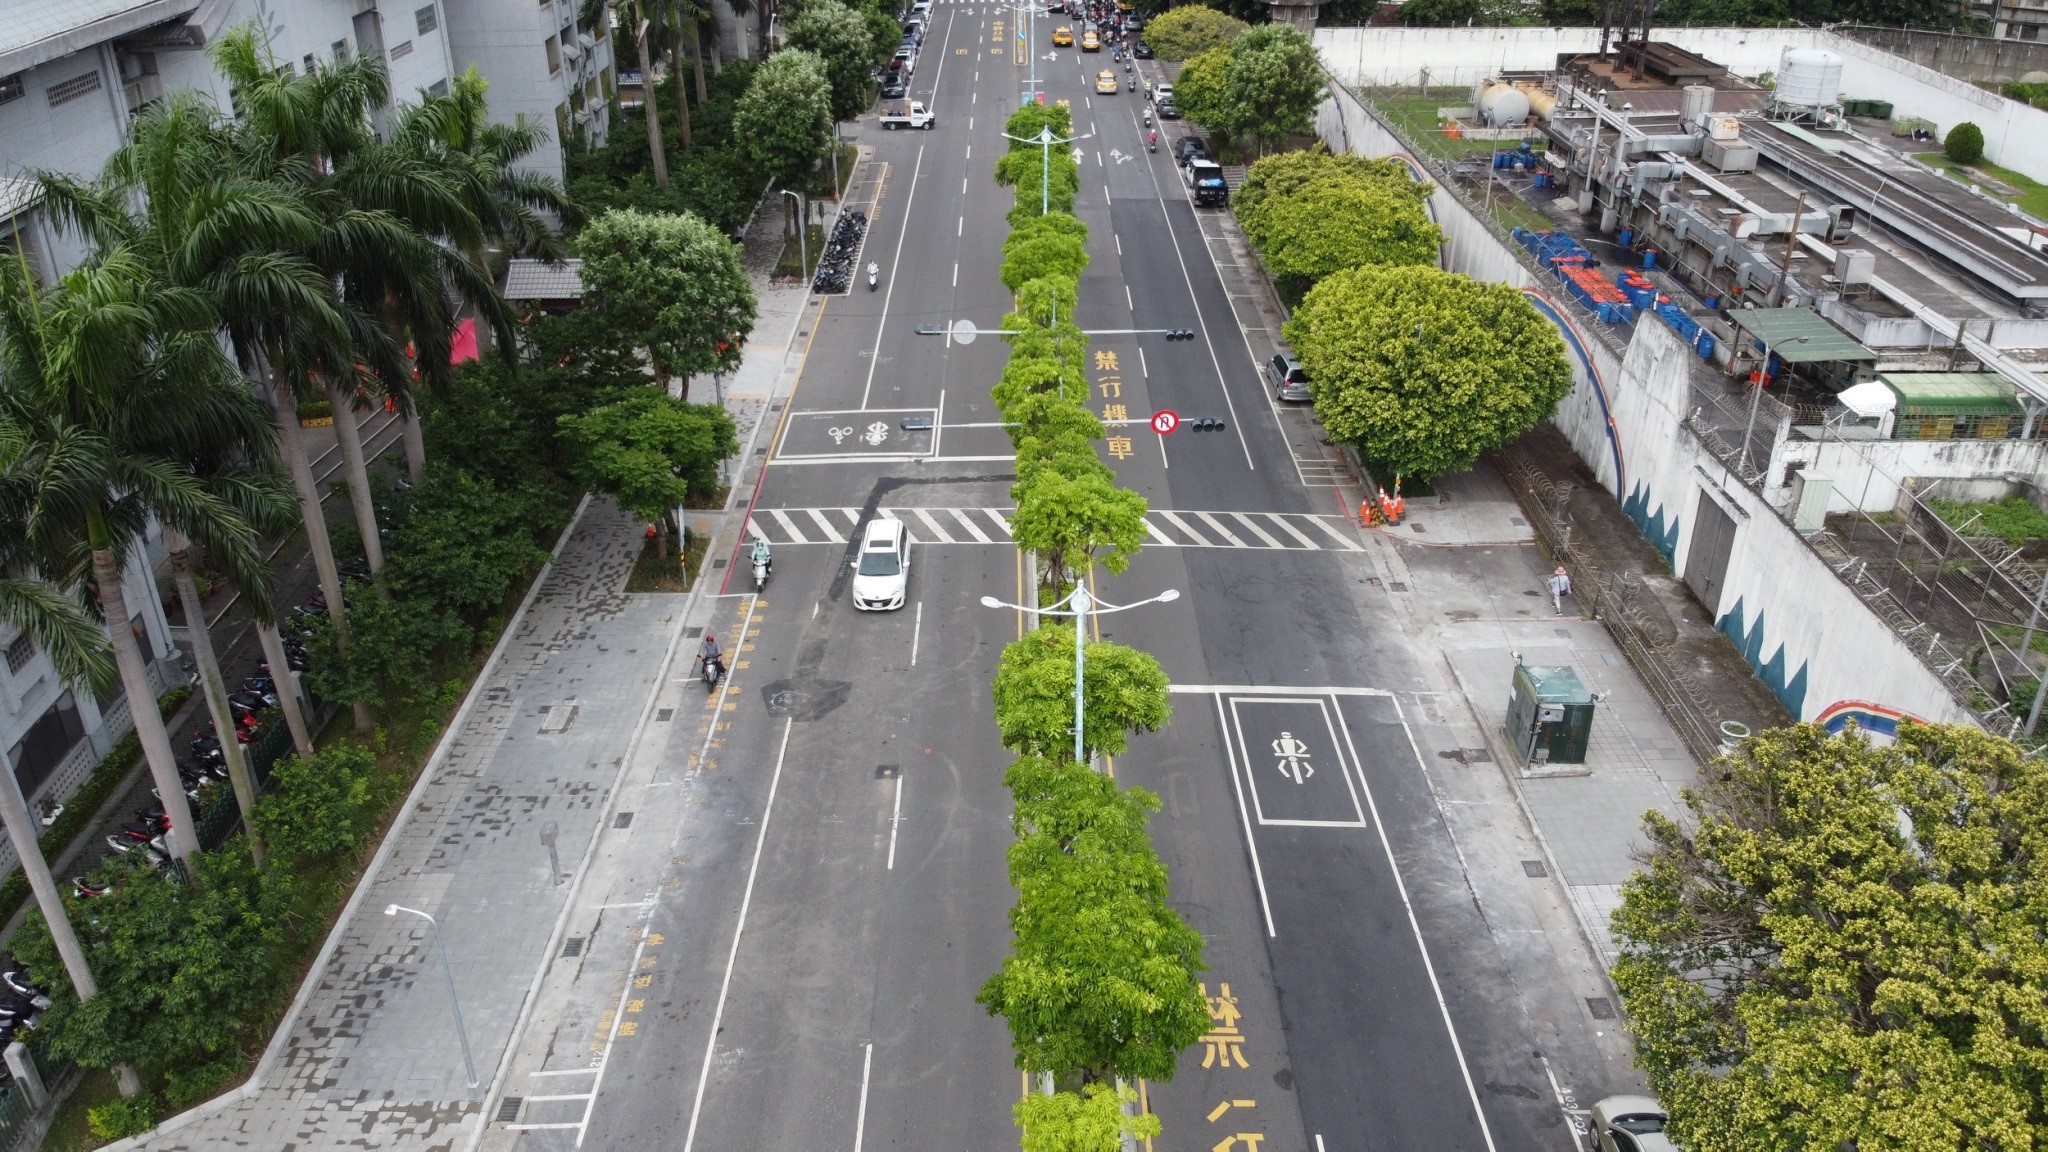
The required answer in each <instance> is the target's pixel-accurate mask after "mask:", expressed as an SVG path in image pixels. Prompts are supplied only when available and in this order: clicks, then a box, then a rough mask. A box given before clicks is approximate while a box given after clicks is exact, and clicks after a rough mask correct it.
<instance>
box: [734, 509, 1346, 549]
mask: <svg viewBox="0 0 2048 1152" xmlns="http://www.w3.org/2000/svg"><path fill="white" fill-rule="evenodd" d="M1010 511H1011V509H1008V508H881V509H878V510H877V512H878V514H880V515H885V516H894V517H895V518H896V519H898V520H901V521H903V526H904V528H905V530H906V531H908V532H909V534H910V539H911V540H912V542H914V543H919V544H1007V543H1009V541H1010V516H1009V514H1010ZM860 523H861V510H860V509H858V508H756V509H754V511H753V513H752V515H750V516H748V517H747V534H748V539H754V538H757V537H758V538H764V539H766V540H767V541H768V542H769V543H770V544H771V545H775V546H778V547H779V546H786V545H791V544H844V543H846V542H847V541H848V540H850V539H852V537H853V533H854V532H855V530H857V529H858V528H859V527H860ZM1145 535H1146V539H1147V541H1148V542H1149V543H1152V544H1156V545H1159V546H1161V547H1166V548H1251V549H1266V550H1278V551H1282V552H1317V551H1324V552H1360V551H1363V550H1364V548H1363V546H1362V545H1360V544H1359V543H1358V541H1357V539H1356V538H1355V537H1356V533H1355V531H1354V530H1353V528H1352V526H1351V522H1350V521H1349V520H1348V519H1346V518H1345V517H1342V516H1315V515H1309V514H1307V513H1301V512H1190V511H1187V510H1184V509H1169V508H1155V509H1153V510H1152V511H1151V512H1149V513H1147V514H1146V516H1145Z"/></svg>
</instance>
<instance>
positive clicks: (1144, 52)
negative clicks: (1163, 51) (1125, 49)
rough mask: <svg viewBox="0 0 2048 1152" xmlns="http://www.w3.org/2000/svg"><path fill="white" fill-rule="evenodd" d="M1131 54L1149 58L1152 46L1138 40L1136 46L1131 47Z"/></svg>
mask: <svg viewBox="0 0 2048 1152" xmlns="http://www.w3.org/2000/svg"><path fill="white" fill-rule="evenodd" d="M1131 55H1133V56H1136V57H1137V58H1138V59H1140V60H1150V59H1151V58H1152V46H1151V45H1150V44H1147V43H1145V42H1144V41H1143V40H1140V41H1138V46H1137V47H1136V48H1133V49H1131Z"/></svg>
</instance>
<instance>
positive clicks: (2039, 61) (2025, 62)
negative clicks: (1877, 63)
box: [1835, 24, 2048, 84]
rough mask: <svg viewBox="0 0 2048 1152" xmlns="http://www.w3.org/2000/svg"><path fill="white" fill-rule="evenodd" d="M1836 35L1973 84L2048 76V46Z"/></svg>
mask: <svg viewBox="0 0 2048 1152" xmlns="http://www.w3.org/2000/svg"><path fill="white" fill-rule="evenodd" d="M1835 32H1836V33H1837V34H1838V35H1842V36H1847V37H1849V38H1850V39H1852V40H1859V41H1862V42H1863V43H1865V44H1868V45H1870V46H1871V47H1872V48H1878V49H1882V50H1884V51H1886V52H1890V53H1891V54H1893V55H1894V56H1903V57H1905V58H1906V59H1908V60H1911V61H1912V62H1913V63H1915V64H1919V65H1921V66H1923V67H1927V68H1932V69H1934V70H1935V71H1936V72H1940V73H1942V74H1943V75H1945V76H1953V77H1955V78H1956V79H1958V80H1963V81H1967V82H1969V83H1972V84H2003V83H2005V82H2006V81H2008V80H2017V79H2019V78H2020V77H2021V76H2022V75H2024V74H2025V73H2028V72H2048V41H2042V40H2000V39H1996V38H1994V37H1991V36H1962V35H1958V34H1956V33H1953V32H1929V31H1927V30H1926V29H1923V28H1912V29H1907V28H1865V27H1862V26H1860V25H1856V24H1844V25H1840V26H1838V27H1837V28H1836V29H1835Z"/></svg>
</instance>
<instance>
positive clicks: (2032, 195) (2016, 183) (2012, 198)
mask: <svg viewBox="0 0 2048 1152" xmlns="http://www.w3.org/2000/svg"><path fill="white" fill-rule="evenodd" d="M1913 158H1914V159H1915V160H1918V161H1920V162H1921V163H1923V164H1925V165H1927V166H1928V167H1929V168H1933V169H1935V170H1936V171H1938V172H1943V173H1946V174H1947V175H1948V176H1949V177H1950V178H1951V179H1954V180H1957V181H1960V182H1962V183H1965V184H1976V185H1978V186H1979V187H1982V188H1983V189H1984V190H1985V191H1986V192H1989V193H1990V194H1991V195H1993V196H1996V197H1997V198H1999V199H2000V200H2004V201H2005V202H2007V203H2009V204H2018V205H2019V206H2020V211H2022V212H2025V213H2027V214H2028V215H2029V216H2032V217H2034V218H2035V219H2038V220H2048V184H2043V183H2041V182H2040V181H2039V180H2036V179H2034V178H2033V177H2032V176H2029V175H2027V174H2026V173H2024V172H2015V171H2013V170H2012V169H2010V168H2001V167H1999V166H1998V165H1996V164H1993V163H1991V162H1990V161H1988V160H1979V161H1978V162H1977V163H1975V164H1972V165H1962V164H1958V163H1956V162H1955V161H1953V160H1950V159H1949V158H1948V157H1947V156H1946V155H1944V154H1943V153H1940V152H1916V153H1914V154H1913ZM2001 184H2002V185H2004V187H2002V188H2001V187H1998V185H2001Z"/></svg>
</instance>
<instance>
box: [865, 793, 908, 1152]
mask: <svg viewBox="0 0 2048 1152" xmlns="http://www.w3.org/2000/svg"><path fill="white" fill-rule="evenodd" d="M897 779H898V780H899V781H900V780H902V779H903V778H902V777H901V776H898V777H897ZM867 1047H868V1051H867V1055H865V1056H862V1057H861V1058H860V1112H859V1113H858V1114H857V1115H856V1116H855V1117H854V1121H853V1152H860V1142H861V1138H862V1137H864V1136H866V1135H867V1131H868V1073H869V1071H870V1070H872V1069H873V1068H874V1066H875V1042H874V1041H872V1040H870V1041H868V1046H867Z"/></svg>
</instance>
